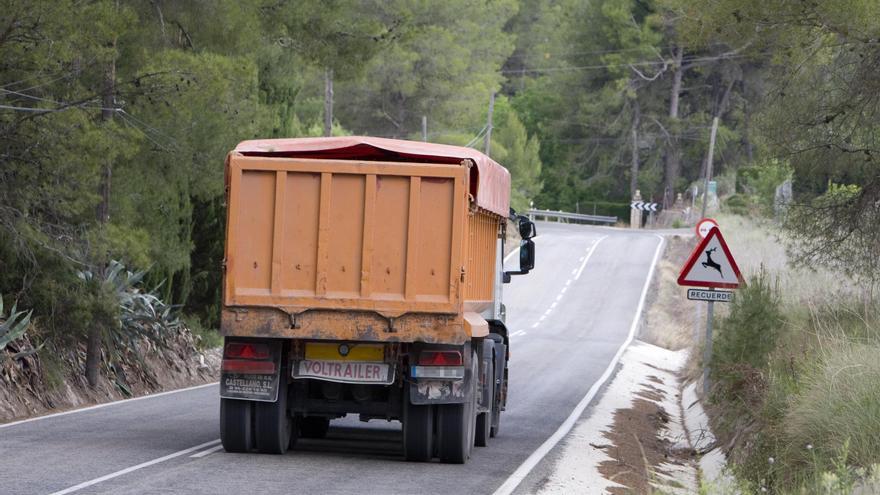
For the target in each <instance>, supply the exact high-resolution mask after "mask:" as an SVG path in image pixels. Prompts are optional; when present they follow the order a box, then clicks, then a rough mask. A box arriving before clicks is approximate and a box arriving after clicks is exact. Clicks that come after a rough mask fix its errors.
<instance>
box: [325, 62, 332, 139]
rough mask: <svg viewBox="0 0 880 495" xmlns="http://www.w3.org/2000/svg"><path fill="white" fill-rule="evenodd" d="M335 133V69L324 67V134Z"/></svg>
mask: <svg viewBox="0 0 880 495" xmlns="http://www.w3.org/2000/svg"><path fill="white" fill-rule="evenodd" d="M332 133H333V69H330V68H327V69H324V136H328V137H329V136H330V135H331V134H332Z"/></svg>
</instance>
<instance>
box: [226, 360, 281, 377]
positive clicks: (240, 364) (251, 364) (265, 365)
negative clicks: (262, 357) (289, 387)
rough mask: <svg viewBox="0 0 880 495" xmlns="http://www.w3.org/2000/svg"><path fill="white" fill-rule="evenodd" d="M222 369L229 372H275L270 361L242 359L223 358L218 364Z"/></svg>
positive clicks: (265, 373) (269, 373)
mask: <svg viewBox="0 0 880 495" xmlns="http://www.w3.org/2000/svg"><path fill="white" fill-rule="evenodd" d="M220 369H221V370H222V371H229V372H231V373H244V374H255V375H256V374H259V375H271V374H274V373H275V363H273V362H272V361H247V360H244V359H224V360H223V361H222V363H221V364H220Z"/></svg>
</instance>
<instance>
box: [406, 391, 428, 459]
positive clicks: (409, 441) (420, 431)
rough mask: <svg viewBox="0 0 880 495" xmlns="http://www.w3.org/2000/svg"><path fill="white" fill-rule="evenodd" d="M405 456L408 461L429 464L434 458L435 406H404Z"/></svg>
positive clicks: (408, 403)
mask: <svg viewBox="0 0 880 495" xmlns="http://www.w3.org/2000/svg"><path fill="white" fill-rule="evenodd" d="M403 455H404V457H406V460H408V461H413V462H427V461H430V460H431V457H433V456H434V406H430V405H415V404H410V402H409V400H408V399H407V400H406V401H405V403H404V405H403Z"/></svg>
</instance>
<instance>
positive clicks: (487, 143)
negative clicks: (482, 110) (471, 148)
mask: <svg viewBox="0 0 880 495" xmlns="http://www.w3.org/2000/svg"><path fill="white" fill-rule="evenodd" d="M494 112H495V92H494V91H493V92H492V96H490V97H489V114H488V116H487V118H486V137H485V138H484V140H483V146H484V147H485V149H486V151H485V153H486V156H489V151H491V149H492V114H493V113H494Z"/></svg>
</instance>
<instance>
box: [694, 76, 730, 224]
mask: <svg viewBox="0 0 880 495" xmlns="http://www.w3.org/2000/svg"><path fill="white" fill-rule="evenodd" d="M735 82H736V81H735V80H733V79H731V80H730V82H729V83H728V84H727V89H725V90H724V94H723V96H721V101H720V102H718V104H717V105H716V107H715V112H714V116H713V117H712V132H711V133H710V134H709V153H708V155H707V156H706V184H705V187H704V188H703V189H704V191H703V216H702V218H706V205H707V204H708V203H709V181H710V180H712V158H713V155H714V154H715V137H716V136H717V135H718V121H719V120H721V114H722V113H724V109H725V108H726V107H727V100H728V98H730V91H731V90H732V89H733V83H735Z"/></svg>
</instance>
